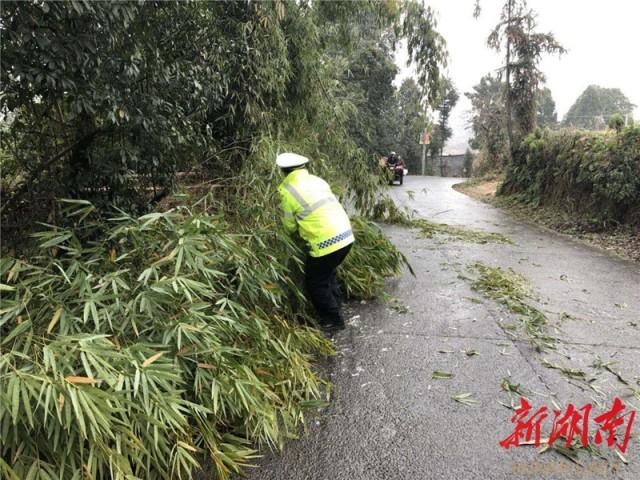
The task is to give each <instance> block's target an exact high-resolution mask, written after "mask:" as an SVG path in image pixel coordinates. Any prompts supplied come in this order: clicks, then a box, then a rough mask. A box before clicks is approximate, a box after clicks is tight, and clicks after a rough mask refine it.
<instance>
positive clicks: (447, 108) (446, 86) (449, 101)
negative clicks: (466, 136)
mask: <svg viewBox="0 0 640 480" xmlns="http://www.w3.org/2000/svg"><path fill="white" fill-rule="evenodd" d="M458 98H459V94H458V91H457V90H456V88H455V86H454V85H453V82H451V80H450V79H448V78H445V79H444V80H443V81H442V85H441V87H440V92H439V103H438V109H437V111H438V123H437V124H436V128H435V131H434V134H433V138H432V141H431V144H430V145H429V152H430V155H431V159H432V161H434V160H435V156H436V155H437V156H438V157H439V168H440V174H441V175H444V174H445V173H444V170H445V168H446V166H445V165H444V164H443V162H442V153H443V150H444V147H445V145H446V143H447V140H449V138H451V135H452V134H453V132H452V130H451V127H450V126H449V118H450V117H451V111H452V110H453V108H454V107H455V106H456V104H457V103H458ZM434 163H435V162H434Z"/></svg>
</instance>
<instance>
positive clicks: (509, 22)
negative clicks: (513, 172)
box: [505, 0, 513, 161]
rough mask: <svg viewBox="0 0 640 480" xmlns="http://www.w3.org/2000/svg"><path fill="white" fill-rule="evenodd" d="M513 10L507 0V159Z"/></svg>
mask: <svg viewBox="0 0 640 480" xmlns="http://www.w3.org/2000/svg"><path fill="white" fill-rule="evenodd" d="M512 12H513V0H508V4H507V29H506V33H507V64H506V68H505V77H506V78H505V80H506V82H505V90H506V98H505V107H506V108H505V111H506V116H507V135H508V137H509V160H510V161H511V152H512V148H513V122H512V115H511V14H512Z"/></svg>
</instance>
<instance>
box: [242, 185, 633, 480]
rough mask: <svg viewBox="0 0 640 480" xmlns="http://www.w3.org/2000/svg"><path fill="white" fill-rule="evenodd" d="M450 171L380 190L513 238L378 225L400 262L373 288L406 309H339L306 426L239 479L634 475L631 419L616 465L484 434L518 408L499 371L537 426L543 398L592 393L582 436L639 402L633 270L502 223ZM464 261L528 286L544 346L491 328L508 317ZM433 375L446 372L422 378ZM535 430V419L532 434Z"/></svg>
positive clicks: (436, 215) (609, 455) (436, 216)
mask: <svg viewBox="0 0 640 480" xmlns="http://www.w3.org/2000/svg"><path fill="white" fill-rule="evenodd" d="M459 181H460V180H458V179H450V178H438V177H423V178H417V177H408V178H407V179H406V181H405V185H404V186H403V187H393V188H392V190H391V195H392V196H393V197H394V198H395V199H396V201H397V202H398V203H399V204H401V205H406V206H409V205H410V206H411V208H412V209H415V210H416V213H417V214H419V215H420V216H422V217H424V218H427V219H429V220H432V221H435V222H442V223H449V224H452V225H459V226H464V227H466V228H471V229H477V230H484V231H492V232H499V233H502V234H504V235H506V236H508V237H509V238H510V239H511V240H512V241H513V242H514V244H513V245H504V244H495V243H487V244H476V243H467V242H463V241H459V240H451V239H447V237H443V236H437V237H434V238H432V239H424V238H419V237H418V232H417V231H415V230H409V229H405V228H400V227H395V226H386V227H384V230H385V231H386V233H387V234H388V235H389V237H390V238H391V239H392V240H393V242H394V243H395V244H396V245H398V247H399V248H400V249H401V250H402V251H403V252H404V253H405V255H406V256H407V258H408V259H409V262H410V263H411V265H412V266H413V269H414V270H415V272H416V277H415V278H414V277H412V276H411V275H410V274H409V273H405V274H403V275H402V276H401V277H400V278H399V279H397V280H393V281H391V282H390V284H389V289H388V291H389V293H390V294H391V295H392V296H393V297H395V298H397V299H398V304H399V305H402V306H406V307H407V308H408V311H406V312H405V313H402V312H400V311H398V310H400V309H395V308H393V306H392V305H391V304H388V303H384V302H383V301H382V300H380V301H378V302H373V303H366V304H356V305H350V306H349V307H348V311H347V313H348V314H349V316H350V317H355V318H353V319H352V320H351V322H350V323H351V325H350V326H349V327H348V328H347V329H346V330H345V331H344V332H341V333H340V334H338V336H337V338H336V345H337V348H338V350H339V356H338V358H336V359H335V361H334V363H333V367H332V368H333V372H332V374H331V375H332V382H333V390H332V403H331V405H330V406H329V407H327V408H326V409H324V410H323V411H322V412H321V413H320V414H319V416H318V417H317V418H316V419H312V420H311V421H310V426H309V432H308V434H307V435H305V436H303V437H302V438H301V439H300V440H292V441H290V442H289V443H288V444H287V445H286V446H285V449H284V451H283V452H281V453H277V454H269V455H267V456H266V457H265V458H263V459H261V460H260V461H258V462H257V464H258V468H256V469H253V470H251V471H250V472H249V475H248V477H249V478H250V479H252V480H271V479H273V480H276V479H277V480H316V479H317V480H340V479H345V480H392V479H393V480H395V479H398V480H399V479H403V480H405V479H406V480H422V479H514V478H531V479H558V478H559V479H565V478H567V479H569V478H571V479H573V478H575V479H578V478H580V479H582V478H596V479H597V478H601V479H603V478H607V479H609V478H611V479H638V478H640V415H639V416H638V418H636V419H635V423H633V425H632V430H631V434H632V439H631V440H630V441H629V444H628V447H627V451H626V453H625V455H624V456H625V457H626V459H627V460H628V464H627V465H625V464H624V463H623V462H622V460H621V459H620V458H619V457H618V456H617V455H615V454H614V450H613V449H612V448H609V447H608V446H607V445H606V442H604V443H603V444H602V445H601V446H600V451H601V452H602V454H603V456H604V457H605V458H604V459H602V458H597V457H595V456H593V455H592V454H590V453H588V452H586V451H585V450H581V451H580V452H579V455H578V458H577V460H578V462H579V464H580V465H578V464H576V463H572V462H571V461H569V460H567V459H566V458H565V457H564V456H562V455H560V454H559V453H557V452H556V451H547V452H546V453H542V454H540V453H538V449H537V448H536V447H535V446H520V447H517V448H510V449H509V450H506V449H504V448H502V447H501V446H500V445H499V442H500V441H501V440H503V439H504V438H506V437H507V436H508V435H510V434H511V433H512V432H513V425H512V423H511V417H512V415H513V411H512V410H510V409H509V408H508V407H507V406H508V405H510V404H512V401H513V402H514V404H516V405H518V404H519V399H518V397H517V395H515V394H511V395H512V396H513V398H511V397H510V394H509V393H508V392H507V391H505V390H504V389H503V388H501V384H502V383H503V379H505V378H506V379H508V380H509V382H510V383H511V384H512V385H518V384H519V385H520V390H521V391H524V392H525V394H526V396H527V398H528V399H529V401H530V403H531V405H532V406H533V407H534V410H533V411H535V410H537V409H538V408H539V407H542V406H546V407H547V408H548V409H549V413H550V417H549V418H547V420H546V421H547V422H551V421H552V419H553V413H552V412H551V411H552V410H553V409H554V403H552V402H555V404H556V405H559V406H560V407H561V408H562V409H563V410H565V409H566V407H567V406H568V404H569V403H572V404H573V405H574V406H575V407H576V408H581V407H583V406H584V405H586V404H589V403H590V404H592V405H593V412H592V420H591V422H590V424H589V427H590V432H591V433H595V430H596V427H597V425H596V424H595V423H594V422H593V417H595V416H597V415H599V414H600V413H601V412H603V411H605V410H608V409H609V408H610V407H611V405H612V401H613V398H614V397H619V398H620V399H621V400H622V401H623V402H624V403H625V405H626V408H627V409H628V410H640V400H638V399H635V398H634V397H633V396H630V390H629V388H630V387H633V388H636V389H639V390H640V384H638V382H639V381H640V268H639V266H638V265H637V264H634V263H631V262H627V261H624V260H620V259H618V258H616V257H613V256H610V255H608V254H606V253H603V252H601V251H599V250H595V249H593V248H591V247H588V246H586V245H583V244H581V243H578V242H576V241H574V240H571V239H569V238H566V237H564V236H560V235H557V234H554V233H551V232H548V231H546V230H543V229H540V228H538V227H535V226H532V225H527V224H523V223H521V222H518V221H516V220H514V219H512V218H511V217H509V216H508V215H507V214H505V213H503V212H501V211H500V210H498V209H495V208H493V207H491V206H488V205H485V204H482V203H480V202H478V201H476V200H473V199H471V198H469V197H467V196H465V195H463V194H461V193H458V192H456V191H454V190H453V189H452V188H451V186H452V185H453V184H455V183H457V182H459ZM410 196H412V197H413V199H410ZM475 262H483V263H485V264H487V265H491V266H500V267H503V268H507V267H511V268H512V269H513V270H515V271H516V272H518V273H520V274H522V275H524V276H525V277H526V278H527V279H528V280H529V281H530V283H531V285H532V287H533V290H534V291H535V292H536V294H537V295H538V297H539V301H537V302H535V303H534V304H535V305H536V306H537V307H538V308H540V309H541V310H542V311H543V312H544V313H545V314H546V316H547V318H548V322H549V324H548V326H547V332H548V333H549V334H550V335H552V336H553V337H556V338H557V348H556V349H555V350H553V351H545V352H542V353H539V352H536V351H535V350H534V349H533V348H532V347H531V346H530V343H529V341H528V338H527V337H526V335H525V334H524V333H522V332H521V331H520V329H517V330H508V329H506V328H505V326H508V325H510V324H517V316H516V315H514V314H512V313H510V312H508V311H507V310H506V308H505V307H503V306H501V305H499V304H498V303H496V302H494V301H491V300H488V299H486V298H484V297H483V296H482V294H481V293H479V292H476V291H474V290H473V289H472V288H471V282H470V280H469V278H468V277H469V276H471V273H469V271H468V270H467V266H469V265H471V264H474V263H475ZM474 299H475V300H474ZM465 350H466V351H467V352H469V353H470V351H471V350H475V351H477V352H478V354H477V355H472V356H469V355H467V353H465ZM598 357H599V358H600V359H601V360H602V361H603V362H616V363H613V364H610V366H609V370H606V369H603V368H597V367H594V366H593V364H594V362H595V361H597V359H598ZM545 360H546V361H548V362H550V363H551V364H554V365H560V366H563V367H567V368H571V369H575V371H581V372H584V373H583V374H580V373H578V374H576V375H575V378H568V377H567V376H566V375H565V374H563V373H562V372H561V371H560V370H557V369H551V368H545V366H544V361H545ZM436 370H438V371H444V372H450V373H452V374H453V375H454V376H453V378H450V379H433V378H432V372H433V371H436ZM612 372H619V374H620V377H621V378H622V380H624V381H626V382H628V383H629V385H628V386H627V385H625V384H623V383H622V382H621V381H620V380H619V379H618V377H617V376H616V375H615V374H614V373H612ZM581 375H583V376H581ZM459 393H472V394H473V398H474V399H475V400H477V402H478V403H477V404H475V405H464V404H461V403H458V402H455V401H454V400H453V399H452V398H451V396H452V395H455V394H459ZM639 396H640V394H639ZM500 402H501V403H500ZM503 404H504V405H503ZM505 405H506V406H505ZM533 411H532V413H533ZM625 419H626V420H627V423H625V426H626V425H627V424H628V419H629V417H625ZM550 428H551V423H545V424H544V426H543V429H542V437H548V434H549V431H550ZM623 428H624V427H620V429H619V432H620V433H622V432H623ZM621 437H622V435H621V436H620V437H619V440H621Z"/></svg>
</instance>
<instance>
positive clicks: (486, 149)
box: [465, 75, 557, 174]
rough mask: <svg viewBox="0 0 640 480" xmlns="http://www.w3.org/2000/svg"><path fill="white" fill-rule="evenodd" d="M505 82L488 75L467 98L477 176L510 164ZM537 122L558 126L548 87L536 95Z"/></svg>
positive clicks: (544, 125)
mask: <svg viewBox="0 0 640 480" xmlns="http://www.w3.org/2000/svg"><path fill="white" fill-rule="evenodd" d="M504 89H505V85H504V82H501V81H500V77H499V76H494V75H485V76H484V77H482V78H481V79H480V82H479V83H478V84H477V85H474V87H473V90H472V91H471V92H467V93H465V96H466V97H467V98H468V99H469V100H470V101H471V108H472V111H471V113H472V116H471V122H470V126H471V130H472V133H473V136H472V137H471V140H470V142H469V144H470V145H471V147H472V148H474V149H476V150H479V156H478V159H477V161H476V163H477V165H476V168H475V171H474V174H483V173H485V172H487V171H491V170H501V169H503V168H505V167H506V166H507V165H508V163H509V157H510V156H509V142H508V134H507V126H506V124H505V115H506V106H505V101H504ZM536 105H537V112H536V123H537V125H538V126H539V127H541V128H555V127H557V114H556V110H555V108H556V107H555V102H554V100H553V97H552V95H551V91H550V90H549V89H548V88H547V87H543V88H541V89H539V90H538V92H537V96H536Z"/></svg>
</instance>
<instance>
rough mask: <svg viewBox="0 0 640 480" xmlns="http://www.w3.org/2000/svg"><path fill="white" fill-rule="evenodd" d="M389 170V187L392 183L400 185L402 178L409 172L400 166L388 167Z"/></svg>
mask: <svg viewBox="0 0 640 480" xmlns="http://www.w3.org/2000/svg"><path fill="white" fill-rule="evenodd" d="M387 168H388V169H389V172H390V175H389V185H393V184H394V182H398V185H402V183H403V180H404V176H405V175H406V174H407V173H409V171H408V170H407V169H406V168H404V167H403V166H402V165H388V166H387Z"/></svg>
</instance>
